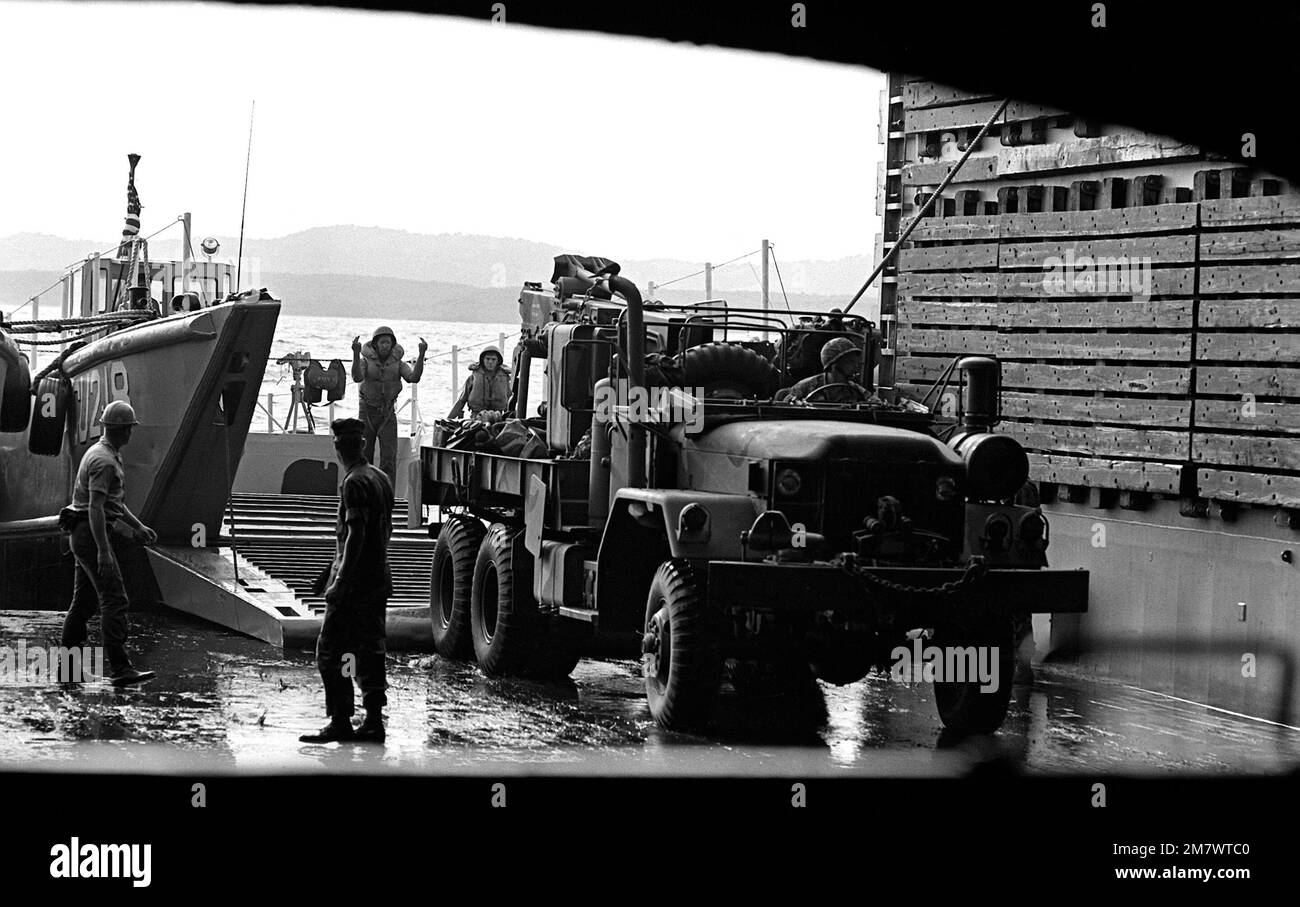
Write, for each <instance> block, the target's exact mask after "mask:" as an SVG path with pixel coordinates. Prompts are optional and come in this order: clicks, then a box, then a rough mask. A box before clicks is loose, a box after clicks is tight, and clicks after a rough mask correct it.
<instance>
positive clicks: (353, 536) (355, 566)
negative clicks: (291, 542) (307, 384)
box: [298, 419, 393, 743]
mask: <svg viewBox="0 0 1300 907" xmlns="http://www.w3.org/2000/svg"><path fill="white" fill-rule="evenodd" d="M330 428H331V429H332V430H333V432H334V450H335V453H336V454H337V456H338V459H339V462H340V463H342V464H343V467H344V468H345V469H346V470H347V473H346V475H345V476H344V477H343V487H342V489H341V490H340V493H339V512H338V523H337V528H336V530H335V535H336V537H337V539H338V541H337V544H336V549H335V555H334V563H333V565H332V566H331V568H330V572H329V580H328V582H327V584H326V587H325V619H324V621H323V622H322V623H321V628H320V636H319V637H318V638H317V640H316V666H317V667H318V668H319V669H320V676H321V680H322V681H323V682H324V684H325V713H326V714H327V715H328V716H329V719H330V721H329V724H327V725H325V727H323V728H322V729H321V730H320V731H319V732H317V733H315V734H306V735H304V736H302V737H300V738H298V739H299V740H301V741H302V742H303V743H330V742H333V741H335V740H363V741H374V742H378V743H382V742H383V740H384V718H383V708H384V706H385V705H386V704H387V702H388V699H387V696H386V695H385V693H384V691H385V690H386V689H387V686H388V684H387V680H386V678H385V673H384V653H385V650H386V645H385V626H384V623H385V619H386V617H387V612H388V597H389V596H390V595H391V594H392V591H393V580H392V573H391V572H390V570H389V567H388V539H389V536H391V535H392V532H393V486H392V483H391V482H389V481H388V477H387V476H386V475H385V474H384V473H383V472H381V471H380V470H378V469H376V468H375V467H373V466H371V465H370V464H369V463H368V462H366V458H365V456H364V453H363V448H364V445H365V426H364V425H363V424H362V422H361V420H360V419H336V420H335V421H334V422H333V423H332V424H331V425H330ZM353 669H355V670H353ZM354 673H355V675H356V679H357V683H358V685H359V686H360V687H361V704H362V705H363V706H364V707H365V710H366V717H365V720H364V721H363V722H362V724H361V726H360V727H358V728H356V729H355V730H354V729H353V727H352V713H353V710H354V707H355V703H354V699H353V688H352V676H353V674H354Z"/></svg>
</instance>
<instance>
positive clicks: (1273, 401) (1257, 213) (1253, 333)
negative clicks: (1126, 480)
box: [1192, 195, 1300, 508]
mask: <svg viewBox="0 0 1300 907" xmlns="http://www.w3.org/2000/svg"><path fill="white" fill-rule="evenodd" d="M1200 260H1201V267H1200V287H1199V317H1198V320H1197V328H1198V333H1197V344H1196V359H1195V362H1196V412H1195V422H1194V425H1193V431H1192V460H1193V461H1194V462H1195V463H1196V464H1197V466H1198V469H1197V472H1196V485H1197V489H1198V493H1199V494H1200V495H1201V496H1202V497H1205V498H1216V499H1220V500H1234V501H1241V502H1246V503H1259V504H1276V505H1280V506H1284V507H1289V508H1298V507H1300V197H1298V196H1295V195H1283V196H1276V197H1271V198H1270V197H1264V198H1258V197H1256V198H1226V199H1220V200H1217V201H1207V202H1204V203H1202V204H1201V234H1200Z"/></svg>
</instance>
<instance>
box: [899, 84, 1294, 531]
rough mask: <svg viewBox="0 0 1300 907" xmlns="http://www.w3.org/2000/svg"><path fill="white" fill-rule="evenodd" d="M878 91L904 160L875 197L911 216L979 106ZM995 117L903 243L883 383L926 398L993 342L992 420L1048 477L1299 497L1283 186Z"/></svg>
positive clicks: (1238, 170) (1191, 494) (1101, 495)
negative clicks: (961, 362)
mask: <svg viewBox="0 0 1300 907" xmlns="http://www.w3.org/2000/svg"><path fill="white" fill-rule="evenodd" d="M892 90H893V91H895V92H896V93H897V94H898V98H895V101H899V100H900V99H901V104H897V103H896V104H895V107H894V108H891V109H892V110H893V114H892V115H893V116H894V117H895V119H898V117H899V114H898V112H897V107H899V106H901V108H902V113H901V125H902V133H903V134H905V137H906V140H905V142H904V144H903V147H904V149H905V150H906V157H907V160H906V161H905V162H899V161H894V162H892V164H891V167H892V169H891V170H890V173H891V174H895V177H894V179H893V185H892V186H888V185H887V186H886V188H885V193H886V195H887V196H889V197H901V198H902V200H903V201H902V207H903V209H904V213H908V208H909V206H910V213H911V214H914V213H915V212H916V211H917V210H919V209H920V208H921V206H922V205H923V203H924V202H925V200H926V199H927V198H928V197H929V196H928V193H929V192H931V191H933V189H934V188H935V184H937V183H938V182H939V181H941V180H942V179H943V178H944V176H945V175H946V174H947V173H948V172H949V169H950V168H951V166H952V160H951V158H952V156H953V149H952V148H951V147H948V144H949V143H951V142H954V141H955V142H957V143H958V147H959V148H964V144H963V143H965V142H968V141H969V140H970V139H971V138H972V136H973V133H974V132H975V131H977V130H978V127H979V124H980V123H982V122H983V120H984V119H987V117H988V116H989V115H990V114H991V113H992V112H993V111H994V110H996V108H997V103H998V102H997V100H996V99H991V100H989V99H985V98H983V97H982V96H979V95H973V94H971V93H969V92H958V91H956V90H955V89H944V88H943V87H942V86H935V85H934V84H933V83H928V82H911V83H905V84H903V85H902V86H901V90H900V86H898V85H897V84H893V87H892ZM1005 120H1006V122H1003V123H1001V124H1000V125H999V127H998V130H997V132H998V138H999V140H998V141H997V142H996V144H995V142H994V141H993V140H990V139H986V140H985V146H986V147H984V148H979V149H976V152H975V153H974V154H973V155H972V157H971V158H970V160H969V161H968V162H967V164H966V165H965V167H963V168H962V170H961V171H959V173H958V175H957V177H956V178H955V179H954V181H953V182H952V184H951V186H950V188H949V189H948V192H947V193H946V195H947V197H945V198H941V199H938V200H936V204H935V205H934V207H933V210H932V212H931V215H930V216H929V217H927V218H926V220H925V221H924V222H923V223H922V224H921V226H919V227H918V228H917V229H916V230H915V231H914V232H913V233H912V236H911V240H910V242H909V243H908V245H907V247H906V248H904V249H902V250H901V252H900V255H899V257H898V260H897V268H896V271H894V272H893V274H892V275H891V277H892V281H893V287H892V289H893V292H892V293H891V294H888V295H889V299H890V303H891V304H890V306H889V307H888V308H886V310H885V314H886V315H891V314H892V315H893V316H894V318H895V319H896V328H895V330H894V332H893V343H892V351H893V352H894V354H895V357H896V358H895V360H894V367H893V369H892V376H888V377H892V379H893V384H894V386H895V387H897V388H899V389H900V390H902V391H903V392H905V393H909V394H912V395H915V396H923V395H924V393H925V391H926V390H928V388H929V384H930V382H932V381H934V380H935V379H936V378H937V377H939V375H941V374H942V372H943V370H944V369H945V368H946V367H947V365H948V364H949V363H950V362H951V361H952V358H953V357H954V356H956V355H961V354H984V355H993V356H997V357H998V358H999V359H1000V360H1001V361H1002V375H1003V398H1002V399H1003V417H1004V421H1003V424H1002V426H1001V430H1003V431H1006V432H1008V433H1011V434H1013V435H1015V436H1016V437H1017V438H1018V439H1019V440H1020V441H1021V442H1022V443H1023V444H1024V445H1025V447H1026V448H1028V449H1029V450H1030V451H1031V462H1032V468H1033V472H1032V475H1033V477H1034V478H1035V479H1037V480H1038V481H1040V482H1042V483H1047V490H1048V491H1049V493H1051V492H1052V491H1054V490H1055V489H1056V488H1057V487H1058V486H1059V487H1063V488H1065V489H1066V490H1067V493H1069V494H1070V495H1071V497H1072V498H1075V499H1084V498H1091V499H1092V500H1093V502H1094V503H1100V504H1102V505H1106V506H1108V505H1109V504H1110V503H1113V502H1118V503H1120V504H1121V506H1130V507H1142V506H1145V503H1146V501H1147V500H1148V499H1149V496H1150V495H1151V494H1156V493H1159V494H1165V495H1178V496H1181V497H1183V498H1184V499H1186V500H1188V501H1191V502H1200V501H1204V500H1205V499H1217V500H1220V501H1225V502H1229V501H1237V502H1243V503H1244V502H1249V503H1259V504H1273V505H1280V506H1284V507H1288V508H1296V507H1300V197H1297V196H1294V195H1279V194H1278V193H1279V192H1281V191H1282V190H1283V188H1284V186H1283V185H1282V184H1281V183H1280V181H1278V180H1275V179H1273V178H1271V177H1269V176H1267V175H1263V174H1256V173H1252V172H1251V171H1250V170H1248V169H1246V168H1243V167H1236V166H1230V165H1227V164H1218V165H1212V164H1207V163H1206V162H1205V161H1204V159H1205V157H1206V156H1205V155H1203V154H1202V153H1201V152H1200V151H1199V150H1198V149H1196V148H1194V147H1191V146H1187V145H1184V144H1182V143H1179V142H1176V141H1173V140H1169V139H1162V138H1160V137H1152V136H1147V135H1145V134H1141V133H1131V132H1127V131H1123V130H1119V131H1116V130H1115V129H1113V128H1112V129H1110V130H1108V134H1102V130H1101V128H1100V127H1098V126H1097V125H1096V124H1093V123H1089V122H1086V121H1083V120H1080V119H1078V118H1076V117H1071V116H1070V115H1068V114H1065V113H1064V112H1062V111H1056V110H1051V109H1046V108H1038V107H1034V106H1033V105H1027V104H1014V103H1013V104H1012V105H1011V107H1009V108H1008V113H1007V115H1006V118H1005ZM895 125H897V124H895ZM1071 125H1072V126H1073V128H1072V130H1071V132H1069V133H1066V132H1065V130H1067V129H1070V127H1071ZM897 134H898V133H895V135H897ZM940 157H941V158H942V159H936V158H940ZM1197 161H1200V162H1199V163H1197ZM900 163H901V165H900ZM1180 182H1181V183H1190V185H1179V183H1180ZM913 193H915V194H914V195H913ZM904 222H905V221H904ZM886 231H887V233H886V236H885V241H886V242H889V241H890V240H891V239H892V237H891V236H889V235H888V231H889V223H888V221H887V222H886ZM882 298H884V297H882ZM889 308H892V312H891V311H889ZM882 383H887V376H885V375H883V374H882ZM940 405H941V406H943V405H944V404H943V401H941V404H940Z"/></svg>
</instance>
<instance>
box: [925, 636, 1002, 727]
mask: <svg viewBox="0 0 1300 907" xmlns="http://www.w3.org/2000/svg"><path fill="white" fill-rule="evenodd" d="M930 645H933V646H937V647H939V648H940V649H946V648H948V647H951V646H960V647H962V648H965V647H967V646H981V647H983V646H987V647H996V648H997V659H996V660H997V687H996V688H994V689H991V690H987V691H984V690H981V689H980V687H981V684H980V682H979V680H978V679H975V680H966V681H963V682H951V681H944V682H939V681H935V682H934V683H933V684H932V686H933V688H934V701H935V705H936V706H938V709H939V718H940V720H942V721H943V725H944V727H946V728H947V729H948V730H950V731H954V732H956V733H958V734H992V733H993V732H994V731H996V730H997V729H998V728H999V727H1001V726H1002V721H1003V719H1005V718H1006V717H1007V706H1008V705H1009V704H1010V702H1011V685H1012V680H1013V678H1014V676H1015V668H1016V653H1015V640H1014V638H1013V635H1012V630H1011V619H1010V618H996V619H995V618H990V620H989V622H988V623H987V624H986V625H984V626H983V627H980V628H978V629H970V630H965V631H963V630H958V629H956V628H951V629H947V628H942V627H936V628H935V631H934V638H933V639H932V640H931V641H930ZM977 654H978V653H977ZM945 661H946V659H945Z"/></svg>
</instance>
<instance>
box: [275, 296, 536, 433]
mask: <svg viewBox="0 0 1300 907" xmlns="http://www.w3.org/2000/svg"><path fill="white" fill-rule="evenodd" d="M380 324H385V325H387V326H388V327H391V328H392V329H393V330H394V331H395V332H396V333H397V342H398V343H399V344H401V345H402V347H403V348H404V354H403V358H404V359H407V360H414V359H415V357H416V355H417V354H418V346H419V342H420V338H421V337H423V338H424V339H425V340H427V341H428V343H429V352H428V355H427V356H426V357H425V362H424V376H423V377H422V378H421V379H420V384H419V388H418V390H417V391H416V395H417V397H418V400H419V404H420V411H421V413H422V414H423V417H424V421H425V422H426V423H428V422H431V421H432V420H434V419H436V418H441V417H443V416H445V415H447V411H448V410H450V409H451V405H452V403H453V402H454V401H455V398H456V397H457V396H458V395H459V387H460V386H463V384H464V382H465V378H466V377H467V376H468V372H467V371H466V366H467V365H468V364H469V363H471V362H475V361H477V359H478V354H479V351H480V350H482V349H483V347H485V346H489V345H491V346H496V345H498V344H499V343H500V335H501V334H505V344H506V345H505V347H503V349H502V352H503V353H504V354H505V357H506V361H507V363H508V362H509V360H510V356H511V353H512V351H513V349H514V344H515V340H516V339H517V338H518V336H519V324H518V322H515V323H513V324H497V323H482V324H479V323H474V322H464V321H420V320H413V319H396V318H394V319H386V320H384V321H378V320H376V319H373V318H317V317H314V316H308V315H281V316H280V321H279V324H278V326H277V327H276V332H275V341H274V342H273V343H272V344H271V357H270V362H269V363H268V365H267V368H266V376H265V378H264V379H263V380H262V393H261V401H262V404H263V405H265V403H266V395H267V394H274V395H275V399H274V405H273V407H272V411H273V413H274V415H275V418H276V421H277V422H281V421H283V418H284V416H285V415H286V414H287V412H288V409H289V403H290V399H291V398H290V388H291V387H292V386H293V376H292V374H291V373H290V370H289V366H287V365H276V364H275V360H277V359H279V358H280V357H281V356H284V355H286V354H288V353H292V352H295V351H300V350H301V351H304V352H307V353H310V354H311V357H312V358H313V359H318V360H320V363H321V364H322V365H325V366H328V365H329V362H330V360H331V359H340V360H342V361H343V367H344V368H345V369H349V370H350V368H351V364H352V338H353V337H356V336H357V335H358V334H359V335H360V336H361V341H362V342H363V343H364V342H366V341H368V340H369V339H370V335H371V334H372V333H374V330H375V328H376V327H378V326H379V325H380ZM453 346H457V347H459V348H460V353H459V369H458V370H457V375H458V378H459V380H458V381H457V382H456V391H454V392H453V382H452V361H451V359H452V357H451V348H452V347H453ZM411 388H412V386H411V385H407V388H406V390H404V391H403V393H402V396H401V398H400V399H399V401H398V406H399V407H400V406H401V405H402V403H405V402H406V401H408V400H409V399H410V398H411V396H412V394H411ZM538 390H540V388H538ZM539 399H540V397H539ZM335 407H336V409H335V417H336V418H343V416H345V415H347V416H354V415H356V412H357V385H356V384H354V383H352V380H351V377H350V376H349V380H348V389H347V393H346V394H345V395H344V398H343V400H341V401H340V402H339V403H337V404H335ZM314 411H315V412H317V414H318V416H319V418H318V419H317V431H320V432H323V431H325V430H326V429H327V425H326V423H327V421H328V416H326V415H325V413H326V412H327V411H328V407H327V406H324V405H322V406H320V407H318V408H314ZM408 419H409V410H407V409H404V410H402V411H401V412H400V413H399V421H401V422H402V423H407V422H408ZM300 425H302V427H305V423H300ZM253 430H254V431H266V430H267V426H266V413H264V412H262V411H260V410H259V411H258V413H257V414H256V416H255V417H254V419H253Z"/></svg>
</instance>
